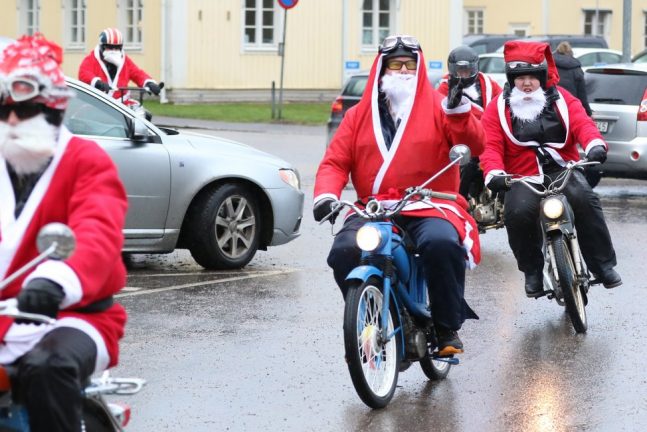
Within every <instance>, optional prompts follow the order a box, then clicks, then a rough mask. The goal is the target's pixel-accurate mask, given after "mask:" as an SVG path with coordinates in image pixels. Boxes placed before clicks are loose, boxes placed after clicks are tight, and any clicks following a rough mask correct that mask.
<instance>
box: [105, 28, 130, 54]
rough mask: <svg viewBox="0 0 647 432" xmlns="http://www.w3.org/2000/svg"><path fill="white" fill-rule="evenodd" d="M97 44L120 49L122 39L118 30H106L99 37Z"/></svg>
mask: <svg viewBox="0 0 647 432" xmlns="http://www.w3.org/2000/svg"><path fill="white" fill-rule="evenodd" d="M99 44H100V45H113V46H116V47H119V49H121V47H122V46H123V45H124V37H123V35H122V34H121V32H120V31H119V29H116V28H107V29H105V30H104V31H102V32H101V34H100V35H99Z"/></svg>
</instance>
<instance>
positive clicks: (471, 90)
mask: <svg viewBox="0 0 647 432" xmlns="http://www.w3.org/2000/svg"><path fill="white" fill-rule="evenodd" d="M463 94H464V95H465V96H467V97H468V98H470V99H471V100H472V101H474V102H479V101H480V98H481V96H480V95H479V91H478V90H477V89H476V83H474V84H472V85H471V86H469V87H465V88H464V89H463Z"/></svg>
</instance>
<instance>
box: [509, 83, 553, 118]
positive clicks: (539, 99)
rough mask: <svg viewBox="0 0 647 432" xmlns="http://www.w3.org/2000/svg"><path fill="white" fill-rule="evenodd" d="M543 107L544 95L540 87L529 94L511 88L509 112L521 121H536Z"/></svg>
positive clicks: (544, 102) (544, 104) (544, 103)
mask: <svg viewBox="0 0 647 432" xmlns="http://www.w3.org/2000/svg"><path fill="white" fill-rule="evenodd" d="M545 106H546V95H545V94H544V89H542V88H541V87H539V88H538V89H537V90H535V91H534V92H531V93H526V92H523V91H521V90H519V89H518V88H516V87H513V88H512V91H511V92H510V112H511V114H512V116H513V117H515V118H518V119H519V120H521V121H533V120H536V119H537V118H538V117H539V114H541V112H542V111H543V110H544V107H545Z"/></svg>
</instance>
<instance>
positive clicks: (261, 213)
mask: <svg viewBox="0 0 647 432" xmlns="http://www.w3.org/2000/svg"><path fill="white" fill-rule="evenodd" d="M66 80H67V84H68V86H69V87H70V88H71V89H72V90H73V91H74V93H75V96H76V97H73V98H71V99H70V103H69V107H68V109H67V111H66V113H65V119H64V123H65V125H66V126H67V127H68V128H69V129H70V131H72V133H74V134H76V135H80V136H84V137H87V138H89V139H92V140H94V141H96V142H98V143H99V145H101V146H102V147H103V148H104V149H105V150H106V151H107V152H108V153H109V154H110V156H111V157H112V159H113V160H114V162H115V163H116V165H117V168H118V170H119V176H120V177H121V180H122V181H123V183H124V185H125V187H126V190H127V193H128V213H127V217H126V227H125V229H124V236H125V245H124V249H123V250H124V252H126V253H166V252H171V251H173V250H174V249H188V250H189V251H190V253H191V255H192V256H193V258H194V259H195V260H196V261H197V262H198V264H200V265H201V266H203V267H205V268H208V269H232V268H240V267H243V266H245V265H246V264H247V263H248V262H249V261H250V260H251V259H252V258H253V257H254V255H255V253H256V251H257V250H258V249H261V250H265V249H266V248H267V247H268V246H276V245H281V244H284V243H287V242H289V241H291V240H293V239H294V238H296V237H297V236H298V235H299V228H300V225H301V217H302V212H303V199H304V194H303V192H302V191H301V190H300V185H299V182H300V179H299V174H298V172H297V170H296V169H295V168H293V167H292V166H291V165H290V164H289V163H287V162H286V161H284V160H281V159H279V158H277V157H275V156H272V155H270V154H267V153H264V152H261V151H259V150H255V149H253V148H251V147H248V146H246V145H244V144H240V143H237V142H233V141H229V140H225V139H221V138H215V137H212V136H206V135H200V134H194V133H184V132H182V133H180V132H178V131H177V130H174V129H169V128H164V127H158V126H156V125H155V124H153V123H151V122H148V121H146V120H144V119H142V118H140V117H137V116H136V115H135V113H134V112H133V111H131V110H130V109H129V108H127V107H126V106H124V105H122V104H121V103H119V102H118V101H116V100H114V99H112V98H110V97H108V96H107V95H105V94H104V93H102V92H100V91H98V90H96V89H94V88H92V87H90V86H88V85H86V84H84V83H82V82H80V81H77V80H75V79H72V78H67V79H66Z"/></svg>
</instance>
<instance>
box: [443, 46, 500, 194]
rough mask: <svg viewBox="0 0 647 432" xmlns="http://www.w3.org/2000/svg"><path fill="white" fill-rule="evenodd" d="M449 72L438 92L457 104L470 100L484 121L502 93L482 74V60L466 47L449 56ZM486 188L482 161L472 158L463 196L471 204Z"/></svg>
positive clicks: (465, 169) (463, 182)
mask: <svg viewBox="0 0 647 432" xmlns="http://www.w3.org/2000/svg"><path fill="white" fill-rule="evenodd" d="M447 69H448V72H449V73H448V74H447V75H445V76H444V77H443V79H442V80H440V85H439V86H438V92H439V93H440V94H442V95H444V96H447V97H448V99H449V100H453V101H456V100H460V98H461V97H462V96H463V95H465V96H467V98H468V99H469V100H470V102H471V103H472V112H473V113H474V115H476V117H478V118H479V119H480V118H481V117H482V115H483V111H484V110H485V107H486V106H487V105H488V104H489V103H490V101H491V100H492V99H494V98H495V97H496V96H498V95H499V93H501V87H500V86H499V84H497V83H496V81H494V80H493V79H491V78H490V77H489V76H487V75H485V74H483V73H482V72H480V71H479V56H478V54H477V53H476V51H474V50H473V49H472V48H470V47H468V46H466V45H461V46H459V47H457V48H454V49H453V50H452V51H451V52H450V53H449V56H447ZM450 89H451V92H450ZM453 103H456V102H453ZM484 187H485V185H484V184H483V171H481V168H480V166H479V158H478V157H476V156H475V157H472V159H471V160H470V163H468V164H466V165H464V166H462V167H461V185H460V193H461V195H463V196H464V197H465V199H467V200H468V201H469V199H470V198H471V197H477V196H478V195H479V194H480V193H481V192H482V191H483V189H484Z"/></svg>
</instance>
